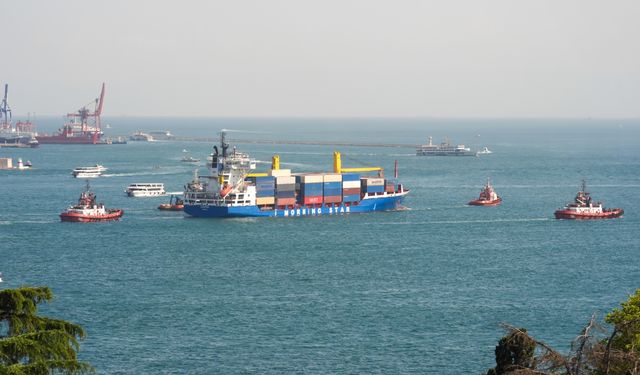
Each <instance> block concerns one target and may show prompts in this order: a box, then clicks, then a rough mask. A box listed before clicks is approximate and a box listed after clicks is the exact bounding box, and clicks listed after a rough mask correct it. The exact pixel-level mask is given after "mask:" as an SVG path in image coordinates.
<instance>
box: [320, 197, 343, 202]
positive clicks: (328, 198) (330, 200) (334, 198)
mask: <svg viewBox="0 0 640 375" xmlns="http://www.w3.org/2000/svg"><path fill="white" fill-rule="evenodd" d="M340 202H342V196H341V195H333V196H328V197H324V203H340Z"/></svg>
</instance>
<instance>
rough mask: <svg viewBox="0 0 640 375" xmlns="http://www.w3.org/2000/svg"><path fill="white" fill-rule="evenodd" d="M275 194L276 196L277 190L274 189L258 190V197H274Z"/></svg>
mask: <svg viewBox="0 0 640 375" xmlns="http://www.w3.org/2000/svg"><path fill="white" fill-rule="evenodd" d="M274 196H275V191H273V190H262V191H256V197H258V198H265V197H274Z"/></svg>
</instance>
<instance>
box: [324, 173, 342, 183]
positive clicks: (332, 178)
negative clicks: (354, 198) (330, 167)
mask: <svg viewBox="0 0 640 375" xmlns="http://www.w3.org/2000/svg"><path fill="white" fill-rule="evenodd" d="M323 180H324V181H323V182H341V181H342V175H341V174H339V173H329V174H325V175H324V177H323Z"/></svg>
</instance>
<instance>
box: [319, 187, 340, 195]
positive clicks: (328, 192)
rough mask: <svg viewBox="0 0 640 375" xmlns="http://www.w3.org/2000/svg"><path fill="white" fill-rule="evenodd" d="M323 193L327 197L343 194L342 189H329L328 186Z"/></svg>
mask: <svg viewBox="0 0 640 375" xmlns="http://www.w3.org/2000/svg"><path fill="white" fill-rule="evenodd" d="M323 195H324V196H325V197H331V196H335V195H342V189H335V188H333V189H327V188H325V189H324V193H323Z"/></svg>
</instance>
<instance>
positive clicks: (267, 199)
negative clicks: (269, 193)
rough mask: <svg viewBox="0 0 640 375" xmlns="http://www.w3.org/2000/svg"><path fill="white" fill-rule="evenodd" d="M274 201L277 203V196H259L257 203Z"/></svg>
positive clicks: (272, 202)
mask: <svg viewBox="0 0 640 375" xmlns="http://www.w3.org/2000/svg"><path fill="white" fill-rule="evenodd" d="M274 203H276V198H275V197H259V198H256V204H257V205H262V204H274Z"/></svg>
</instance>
